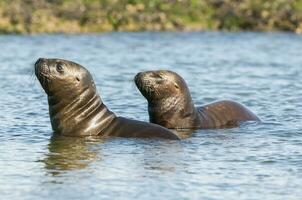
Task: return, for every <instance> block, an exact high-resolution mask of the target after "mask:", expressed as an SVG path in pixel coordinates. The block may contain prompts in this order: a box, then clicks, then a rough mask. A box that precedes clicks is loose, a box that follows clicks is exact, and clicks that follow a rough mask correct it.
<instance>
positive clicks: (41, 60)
mask: <svg viewBox="0 0 302 200" xmlns="http://www.w3.org/2000/svg"><path fill="white" fill-rule="evenodd" d="M43 62H45V58H39V59H38V60H37V61H36V63H35V66H37V65H39V64H41V63H43Z"/></svg>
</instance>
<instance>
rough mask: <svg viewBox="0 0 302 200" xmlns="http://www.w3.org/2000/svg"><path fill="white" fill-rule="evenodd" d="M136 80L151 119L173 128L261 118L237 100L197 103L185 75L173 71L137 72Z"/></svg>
mask: <svg viewBox="0 0 302 200" xmlns="http://www.w3.org/2000/svg"><path fill="white" fill-rule="evenodd" d="M134 81H135V83H136V86H137V87H138V89H139V90H140V92H141V93H142V95H143V96H144V97H145V98H146V99H147V101H148V111H149V118H150V122H152V123H156V124H159V125H161V126H164V127H166V128H170V129H210V128H225V127H234V126H238V124H239V122H242V121H260V119H259V118H258V117H257V116H256V115H255V114H254V113H252V111H250V110H249V109H247V108H246V107H245V106H243V105H242V104H240V103H237V102H234V101H228V100H225V101H217V102H214V103H210V104H207V105H204V106H201V107H195V106H194V103H193V101H192V98H191V94H190V91H189V88H188V87H187V84H186V82H185V81H184V79H183V78H182V77H181V76H179V75H178V74H176V73H175V72H172V71H167V70H159V71H146V72H141V73H138V74H137V75H136V76H135V78H134Z"/></svg>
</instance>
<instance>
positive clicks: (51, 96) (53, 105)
mask: <svg viewBox="0 0 302 200" xmlns="http://www.w3.org/2000/svg"><path fill="white" fill-rule="evenodd" d="M35 74H36V76H37V78H38V80H39V81H40V83H41V85H42V87H43V89H44V91H45V92H46V94H47V95H48V104H49V115H50V120H51V125H52V129H53V130H54V132H55V133H57V134H61V135H65V136H119V137H141V138H153V137H158V138H165V139H179V137H178V136H177V135H175V134H174V133H172V132H171V131H170V130H168V129H166V128H164V127H161V126H159V125H156V124H151V123H147V122H141V121H136V120H131V119H126V118H123V117H117V116H116V115H115V114H114V113H113V112H111V111H110V110H109V109H108V108H107V107H106V106H105V105H104V103H103V102H102V100H101V98H100V96H99V95H98V93H97V91H96V87H95V84H94V82H93V79H92V76H91V75H90V73H89V71H88V70H87V69H85V68H84V67H82V66H81V65H79V64H77V63H74V62H71V61H67V60H62V59H44V58H40V59H38V60H37V62H36V63H35Z"/></svg>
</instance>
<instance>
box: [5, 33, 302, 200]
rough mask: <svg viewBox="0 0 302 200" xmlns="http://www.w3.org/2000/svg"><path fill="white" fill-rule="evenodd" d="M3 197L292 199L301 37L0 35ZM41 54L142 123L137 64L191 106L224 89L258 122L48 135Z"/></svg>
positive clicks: (300, 159)
mask: <svg viewBox="0 0 302 200" xmlns="http://www.w3.org/2000/svg"><path fill="white" fill-rule="evenodd" d="M0 46H1V51H0V69H1V73H0V88H1V90H0V91H1V92H0V170H1V172H0V198H1V199H31V200H35V199H46V198H47V199H56V200H58V199H301V197H302V186H301V183H302V123H301V121H302V114H301V111H302V101H301V100H302V54H301V52H302V51H301V50H302V37H301V36H297V35H292V34H281V33H266V34H264V33H211V32H210V33H108V34H100V35H74V36H66V35H54V36H50V35H40V36H0ZM38 57H59V58H65V59H68V60H73V61H76V62H78V63H80V64H82V65H83V66H85V67H86V68H87V69H89V70H90V72H91V73H92V75H93V77H94V80H95V82H96V85H97V88H98V90H99V93H100V94H101V97H102V99H103V100H104V102H105V104H106V105H107V106H108V107H109V108H110V109H111V110H112V111H114V112H115V113H117V114H118V115H121V116H125V117H129V118H134V119H139V120H143V121H148V114H147V103H146V101H145V99H144V98H143V97H142V96H141V95H140V93H139V91H138V90H137V89H136V87H135V85H134V83H133V77H134V75H135V74H136V73H137V72H139V71H143V70H153V69H170V70H174V71H176V72H178V73H179V74H180V75H182V76H183V77H184V79H185V80H186V81H187V84H188V85H189V87H190V89H191V92H192V96H193V99H194V101H195V103H196V104H197V105H202V104H206V103H209V102H212V101H215V100H222V99H232V100H236V101H239V102H241V103H243V104H245V105H246V106H248V107H249V108H250V109H251V110H253V111H254V112H255V113H256V114H257V115H258V116H259V117H260V118H261V119H262V121H263V123H260V124H257V123H256V124H255V123H248V124H243V125H242V126H241V127H239V128H233V129H221V130H200V131H196V132H195V134H194V135H193V136H192V137H190V138H188V139H185V140H182V141H180V142H179V141H178V142H175V141H164V140H141V139H121V138H115V139H114V138H112V139H109V140H98V139H81V138H68V137H66V138H60V137H52V131H51V126H50V121H49V116H48V104H47V100H46V95H45V94H44V92H43V90H42V89H41V87H40V85H39V83H38V81H37V80H36V79H35V78H34V76H33V63H34V62H35V60H36V59H37V58H38Z"/></svg>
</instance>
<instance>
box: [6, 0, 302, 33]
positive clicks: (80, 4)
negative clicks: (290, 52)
mask: <svg viewBox="0 0 302 200" xmlns="http://www.w3.org/2000/svg"><path fill="white" fill-rule="evenodd" d="M204 29H210V30H230V31H239V30H253V31H292V32H297V33H302V0H0V33H57V32H64V33H83V32H84V33H85V32H102V31H143V30H150V31H165V30H184V31H195V30H204Z"/></svg>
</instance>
